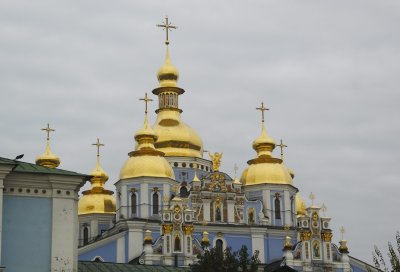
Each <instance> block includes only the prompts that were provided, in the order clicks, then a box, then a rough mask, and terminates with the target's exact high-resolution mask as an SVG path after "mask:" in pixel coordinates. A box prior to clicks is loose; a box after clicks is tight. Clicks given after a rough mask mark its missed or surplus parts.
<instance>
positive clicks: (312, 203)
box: [309, 192, 315, 206]
mask: <svg viewBox="0 0 400 272" xmlns="http://www.w3.org/2000/svg"><path fill="white" fill-rule="evenodd" d="M309 198H310V199H311V206H313V205H314V199H315V195H314V194H313V192H311V193H310V196H309Z"/></svg>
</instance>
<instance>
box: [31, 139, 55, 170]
mask: <svg viewBox="0 0 400 272" xmlns="http://www.w3.org/2000/svg"><path fill="white" fill-rule="evenodd" d="M36 164H37V165H40V166H44V167H48V168H56V167H57V166H59V165H60V158H59V157H58V156H57V155H55V154H53V153H52V152H51V149H50V143H49V141H47V144H46V150H45V151H44V153H43V154H42V155H40V156H39V157H37V159H36Z"/></svg>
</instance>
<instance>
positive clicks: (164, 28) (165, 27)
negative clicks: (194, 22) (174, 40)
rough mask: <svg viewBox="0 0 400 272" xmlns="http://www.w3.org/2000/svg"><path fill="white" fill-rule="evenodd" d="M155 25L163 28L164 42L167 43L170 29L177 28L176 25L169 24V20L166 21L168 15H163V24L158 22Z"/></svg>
mask: <svg viewBox="0 0 400 272" xmlns="http://www.w3.org/2000/svg"><path fill="white" fill-rule="evenodd" d="M157 27H162V28H163V30H165V34H166V38H165V44H166V45H168V44H169V37H168V32H169V31H171V30H172V29H177V28H178V27H177V26H174V25H171V23H170V22H168V16H165V22H163V24H158V25H157Z"/></svg>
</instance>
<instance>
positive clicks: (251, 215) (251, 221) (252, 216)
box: [249, 210, 254, 224]
mask: <svg viewBox="0 0 400 272" xmlns="http://www.w3.org/2000/svg"><path fill="white" fill-rule="evenodd" d="M249 224H254V211H253V210H250V211H249Z"/></svg>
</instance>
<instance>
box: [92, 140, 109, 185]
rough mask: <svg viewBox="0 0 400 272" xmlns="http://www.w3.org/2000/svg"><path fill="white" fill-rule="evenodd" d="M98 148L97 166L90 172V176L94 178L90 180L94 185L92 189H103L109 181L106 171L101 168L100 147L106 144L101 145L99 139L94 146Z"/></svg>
mask: <svg viewBox="0 0 400 272" xmlns="http://www.w3.org/2000/svg"><path fill="white" fill-rule="evenodd" d="M92 145H94V146H96V148H97V156H96V166H95V168H94V169H93V170H92V172H90V175H91V176H93V177H92V178H91V180H90V182H91V183H92V188H95V187H100V188H102V189H103V186H104V183H105V182H106V181H107V180H108V175H107V173H106V171H104V170H103V168H102V167H101V166H100V147H102V146H104V144H102V143H100V140H99V138H97V141H96V143H94V144H92Z"/></svg>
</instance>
